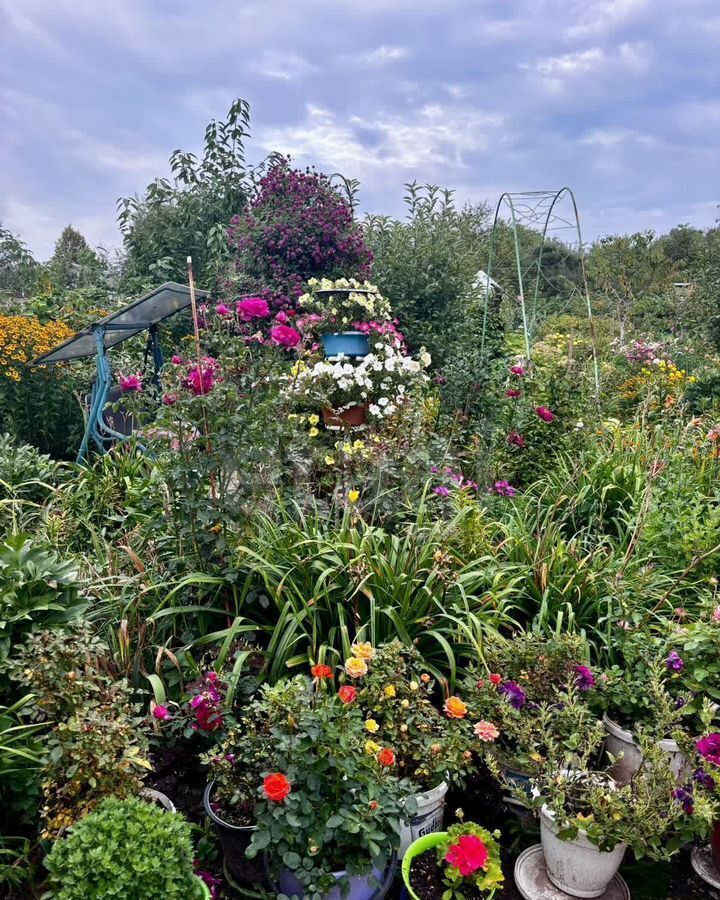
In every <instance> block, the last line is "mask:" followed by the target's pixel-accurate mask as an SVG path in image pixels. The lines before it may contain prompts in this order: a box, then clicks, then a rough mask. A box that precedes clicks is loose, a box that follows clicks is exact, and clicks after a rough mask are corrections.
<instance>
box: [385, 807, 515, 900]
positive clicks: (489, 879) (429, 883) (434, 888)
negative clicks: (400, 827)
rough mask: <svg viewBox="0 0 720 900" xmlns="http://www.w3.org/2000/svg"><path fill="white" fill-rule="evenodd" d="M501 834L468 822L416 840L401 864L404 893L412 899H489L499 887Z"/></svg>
mask: <svg viewBox="0 0 720 900" xmlns="http://www.w3.org/2000/svg"><path fill="white" fill-rule="evenodd" d="M499 837H500V832H498V831H495V832H493V833H491V832H489V831H488V830H487V829H485V828H482V827H481V826H479V825H476V824H475V823H474V822H467V823H462V824H457V825H452V826H451V827H450V828H449V829H448V830H447V831H440V832H435V833H434V834H428V835H425V836H424V837H421V838H418V839H417V840H416V841H413V843H412V844H411V845H410V847H409V848H408V850H407V853H406V854H405V858H404V859H403V864H402V877H403V882H404V884H405V891H406V895H407V896H408V897H411V898H412V900H442V898H443V897H444V896H447V895H448V892H449V891H452V896H453V897H455V898H465V900H475V898H490V897H493V896H494V895H495V892H496V891H497V890H498V888H500V887H501V886H502V882H503V880H504V876H503V873H502V868H501V864H500V845H499V843H498V838H499Z"/></svg>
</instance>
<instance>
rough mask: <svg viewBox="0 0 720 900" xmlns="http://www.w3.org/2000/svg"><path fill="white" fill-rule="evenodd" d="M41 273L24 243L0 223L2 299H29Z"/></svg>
mask: <svg viewBox="0 0 720 900" xmlns="http://www.w3.org/2000/svg"><path fill="white" fill-rule="evenodd" d="M40 271H41V267H40V264H39V263H38V262H36V260H35V258H34V257H33V255H32V253H31V252H30V251H29V250H28V248H27V247H26V246H25V244H24V243H23V241H21V240H20V238H19V237H17V236H16V235H14V234H13V233H12V232H11V231H9V230H8V229H7V228H3V225H2V222H0V299H8V298H14V297H28V296H29V295H30V294H32V293H33V291H34V290H35V289H36V288H37V284H38V279H39V277H40Z"/></svg>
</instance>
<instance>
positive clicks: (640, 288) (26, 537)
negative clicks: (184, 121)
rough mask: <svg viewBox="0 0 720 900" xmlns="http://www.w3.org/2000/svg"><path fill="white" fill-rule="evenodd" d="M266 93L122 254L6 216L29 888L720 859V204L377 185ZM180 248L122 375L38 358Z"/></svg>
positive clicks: (3, 588)
mask: <svg viewBox="0 0 720 900" xmlns="http://www.w3.org/2000/svg"><path fill="white" fill-rule="evenodd" d="M248 128H249V110H248V108H247V105H246V104H244V102H243V101H237V102H236V103H235V104H234V105H233V107H232V108H231V110H230V113H229V115H228V118H227V121H225V122H222V123H211V125H210V126H209V127H208V131H207V132H206V138H205V140H206V145H205V152H204V155H203V156H202V157H201V158H200V159H198V158H196V157H194V156H192V154H183V153H181V152H180V151H177V152H176V153H175V154H173V157H171V168H172V172H173V179H172V180H168V179H164V178H163V179H158V180H157V181H156V182H153V183H152V184H151V185H149V186H148V188H147V189H146V191H145V193H144V194H142V195H138V196H136V197H134V198H130V199H128V200H125V201H121V203H120V205H119V211H120V224H121V227H122V230H123V235H124V249H123V252H122V254H121V255H120V256H119V257H118V258H110V257H108V256H107V255H103V254H101V253H98V252H96V251H94V250H92V249H91V248H90V247H89V246H88V245H87V243H86V242H85V240H84V238H83V237H82V235H80V234H79V233H77V232H75V231H74V229H72V228H68V229H66V231H65V232H63V235H62V236H61V238H60V240H59V241H58V245H57V247H56V251H55V255H54V256H53V259H52V260H51V261H50V262H49V263H47V264H40V263H37V262H36V261H35V260H34V259H33V258H32V256H31V254H30V253H29V252H28V251H27V249H26V248H25V247H24V245H23V244H22V242H21V241H20V240H19V239H18V238H16V237H15V236H13V235H11V234H10V233H9V232H6V231H2V232H1V233H0V244H1V247H0V249H1V253H0V276H1V277H2V282H1V283H0V798H1V799H2V802H1V803H0V820H1V825H2V827H1V828H0V834H1V835H2V837H0V896H1V897H4V898H7V900H20V898H26V900H27V898H37V900H39V898H43V897H45V898H58V900H104V898H124V900H165V898H167V900H173V898H175V900H193V898H194V900H202V898H213V900H234V898H240V897H252V898H263V897H267V898H270V897H278V898H281V900H300V898H308V900H340V898H352V900H370V898H382V897H388V898H399V897H405V898H412V900H463V898H464V900H474V898H487V900H490V898H493V897H494V898H495V900H517V898H521V897H522V898H526V900H553V898H561V900H562V898H568V897H569V898H573V897H602V898H611V897H612V898H621V897H630V896H632V897H633V898H635V900H662V898H675V900H685V898H691V897H696V898H707V900H710V898H717V897H718V896H720V893H718V890H720V711H719V706H718V704H720V680H719V677H718V676H719V675H720V582H719V578H720V377H719V376H718V374H717V372H718V364H719V363H720V315H719V314H718V309H719V308H720V306H719V301H720V271H719V270H718V263H717V260H718V259H719V258H720V254H718V252H717V251H718V249H719V241H720V236H719V230H718V229H710V230H708V231H707V232H701V231H698V230H696V229H691V228H690V227H689V226H678V228H676V229H674V230H673V231H672V232H670V233H669V234H667V235H663V236H661V237H657V236H655V235H653V234H652V233H651V232H646V233H642V234H636V235H632V236H623V237H619V236H614V237H607V238H602V239H600V240H598V241H597V242H596V243H594V244H592V245H591V246H589V247H584V248H583V247H581V248H579V249H578V248H573V247H570V246H567V245H563V244H562V243H561V242H559V241H554V240H553V241H550V242H549V243H548V245H547V246H545V247H544V246H543V244H542V236H541V235H540V234H539V233H537V232H535V231H533V230H532V229H529V228H525V229H521V231H520V233H519V236H518V232H517V230H516V231H515V232H513V230H512V229H511V228H510V226H509V225H508V224H507V223H506V222H504V221H502V220H498V221H496V222H495V223H494V225H493V222H492V219H491V215H490V210H489V208H488V207H486V206H484V205H481V206H474V207H473V206H465V207H459V206H458V205H457V204H456V202H455V199H454V197H453V195H452V193H451V192H449V191H443V190H441V189H439V188H436V187H433V186H425V187H421V186H418V185H415V184H412V185H408V186H407V198H406V200H407V216H406V218H404V219H393V218H389V217H383V216H373V215H366V216H361V215H360V214H359V212H358V208H357V192H358V190H359V186H358V185H357V184H356V183H354V182H352V181H348V180H346V179H340V180H338V179H337V178H330V177H327V176H325V175H323V174H321V173H318V172H316V171H315V170H312V169H309V170H301V169H297V168H295V167H294V166H293V164H292V161H291V160H288V159H285V158H283V157H279V156H273V157H271V158H269V159H268V160H266V161H265V162H264V163H262V164H261V165H259V166H255V167H252V166H250V165H249V164H247V163H246V162H245V158H244V144H245V142H246V140H247V137H248ZM518 241H519V242H520V243H518ZM491 246H492V248H493V254H494V260H493V268H492V272H490V271H489V265H488V254H489V253H490V249H491ZM188 257H189V260H188ZM520 257H522V267H523V268H524V269H525V270H526V271H531V272H533V273H535V272H537V273H541V274H542V278H541V277H540V274H538V275H537V279H536V281H537V284H538V286H539V287H538V290H537V293H536V298H535V299H536V304H535V306H534V308H533V314H532V316H527V315H526V314H525V307H524V306H521V299H520V297H519V296H518V289H517V283H516V282H515V281H514V278H515V272H516V265H519V262H520ZM188 263H189V264H190V267H191V268H190V270H189V273H190V278H188ZM486 272H487V273H489V274H485V273H486ZM478 273H481V275H483V276H484V281H482V280H481V281H480V282H479V281H478ZM533 279H534V280H535V276H533ZM196 282H197V289H196V286H195V283H196ZM159 289H162V290H165V291H167V292H169V294H170V295H172V296H173V297H176V298H177V297H180V298H183V299H182V302H181V303H180V302H179V305H178V308H177V309H176V310H174V311H175V312H176V313H177V314H176V315H172V316H165V315H164V314H163V315H162V316H159V315H158V319H157V321H153V322H152V323H150V324H149V326H148V327H149V328H150V335H151V337H152V341H151V340H150V337H149V336H148V328H145V327H142V328H138V329H135V330H132V329H131V330H130V331H128V330H127V329H126V332H127V333H126V332H120V331H119V330H116V331H112V330H108V331H107V334H105V332H102V335H103V337H102V338H101V341H102V340H107V341H108V343H107V345H106V346H104V347H103V349H102V354H101V355H102V359H103V360H106V361H107V365H109V366H111V367H112V368H111V370H109V375H110V376H111V380H112V385H113V388H114V390H113V392H112V393H111V394H110V395H109V397H108V398H107V404H106V405H105V398H103V401H102V402H101V403H99V405H98V404H97V403H95V402H94V401H95V399H96V397H97V396H98V395H97V393H93V387H92V385H93V380H94V378H95V377H96V374H97V373H96V369H95V363H94V354H95V349H96V348H95V345H93V346H92V347H91V349H90V351H89V352H88V353H85V354H84V355H78V356H77V357H76V358H75V359H72V358H70V357H69V356H68V357H67V358H66V359H65V360H64V361H60V362H55V363H48V362H45V361H44V357H45V356H46V355H47V354H49V353H50V352H52V351H53V350H54V348H56V347H57V346H58V345H61V344H64V343H65V342H71V341H72V340H73V337H74V336H75V335H76V334H78V333H81V334H85V332H84V331H83V330H84V329H88V327H89V326H91V324H92V323H102V322H105V321H106V320H108V322H112V321H113V316H116V315H119V314H120V313H121V311H124V310H126V308H127V307H128V305H129V304H131V303H133V302H136V301H137V300H138V298H141V299H142V298H146V300H147V298H150V301H151V300H152V298H153V297H155V296H157V292H158V290H159ZM150 301H147V303H146V306H145V307H144V309H150V305H149V304H150ZM143 302H144V301H143ZM589 303H591V304H592V306H591V311H592V314H591V315H590V316H588V313H587V309H588V304H589ZM138 315H139V314H138ZM147 324H148V323H145V325H147ZM117 328H119V326H117ZM93 333H94V334H98V333H100V332H97V331H96V332H90V331H89V330H88V331H87V334H88V335H90V334H93ZM118 336H119V337H118ZM93 340H94V338H92V337H91V338H90V341H91V343H92V341H93ZM153 341H156V343H153ZM106 351H107V353H106V355H105V352H106ZM158 354H161V355H160V356H158ZM153 355H154V357H155V359H154V361H155V363H157V364H158V365H157V366H156V368H155V369H153V367H152V366H151V362H152V361H153V360H152V357H153ZM98 358H100V356H99V357H98ZM103 365H105V363H103ZM100 368H101V367H100V366H98V373H100ZM94 414H96V415H97V416H98V417H99V421H101V422H104V423H105V424H104V425H103V428H105V430H104V431H103V430H102V428H101V430H100V432H99V436H98V437H97V440H96V442H95V443H94V444H93V443H92V442H91V443H90V444H89V446H88V447H87V452H86V453H85V454H84V455H83V456H82V458H81V459H80V461H75V458H76V454H77V451H78V448H79V447H80V446H81V442H82V436H83V429H84V428H85V426H86V423H87V421H88V418H89V417H90V416H92V415H94ZM119 422H121V423H122V424H123V426H124V427H125V429H126V431H125V433H124V434H122V435H119V434H115V435H114V436H113V435H112V434H111V431H112V429H110V431H108V430H107V429H108V427H109V426H108V424H107V423H113V427H114V428H118V427H119V425H118V423H119Z"/></svg>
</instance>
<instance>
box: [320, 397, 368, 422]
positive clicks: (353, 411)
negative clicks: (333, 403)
mask: <svg viewBox="0 0 720 900" xmlns="http://www.w3.org/2000/svg"><path fill="white" fill-rule="evenodd" d="M369 406H370V404H369V403H356V404H354V405H353V406H349V407H348V408H347V409H344V410H343V411H342V412H335V411H334V410H332V409H330V407H329V406H323V408H322V417H323V422H324V423H325V424H326V425H329V426H330V427H331V428H357V427H358V426H360V425H364V424H365V423H366V422H367V412H368V408H369Z"/></svg>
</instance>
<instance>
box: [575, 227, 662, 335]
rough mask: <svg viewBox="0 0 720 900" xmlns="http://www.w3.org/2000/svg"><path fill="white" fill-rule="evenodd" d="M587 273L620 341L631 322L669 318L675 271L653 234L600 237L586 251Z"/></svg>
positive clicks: (650, 232)
mask: <svg viewBox="0 0 720 900" xmlns="http://www.w3.org/2000/svg"><path fill="white" fill-rule="evenodd" d="M587 273H588V278H589V279H590V284H591V287H592V289H593V291H594V292H596V293H597V294H598V295H599V296H600V297H601V298H603V299H604V300H605V301H606V303H607V304H608V306H609V308H610V309H611V310H612V311H613V313H614V315H615V318H616V320H617V323H618V328H619V332H620V341H621V342H624V340H625V336H626V333H627V329H628V326H629V324H631V322H632V321H633V319H641V318H642V317H643V316H644V315H645V316H648V315H651V316H653V317H656V318H657V317H658V316H659V317H660V318H663V317H664V318H667V319H671V318H672V317H671V313H672V308H671V307H670V306H669V304H670V303H671V302H672V297H671V295H672V291H671V288H672V283H673V280H674V273H675V270H674V267H673V265H672V263H671V262H670V260H669V259H668V257H667V256H666V254H665V253H664V252H663V248H662V245H661V243H660V241H659V240H658V239H657V238H656V237H655V233H654V232H653V231H643V232H637V233H635V234H630V235H613V236H609V237H605V238H601V239H600V240H599V241H597V242H596V243H595V244H594V245H593V246H592V248H591V250H590V253H589V255H588V261H587Z"/></svg>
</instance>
